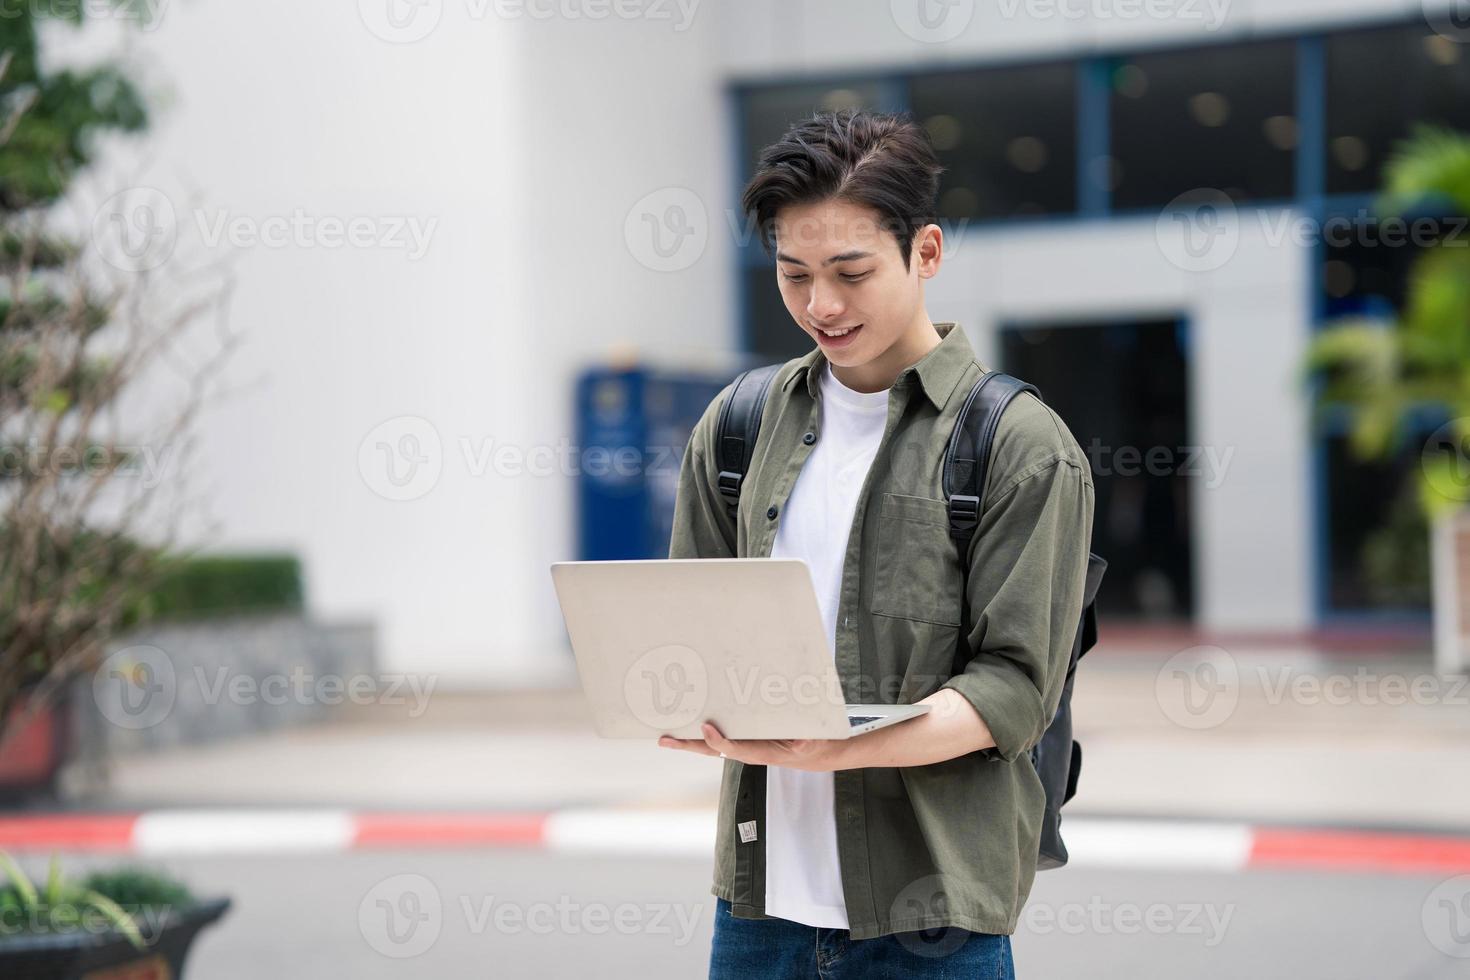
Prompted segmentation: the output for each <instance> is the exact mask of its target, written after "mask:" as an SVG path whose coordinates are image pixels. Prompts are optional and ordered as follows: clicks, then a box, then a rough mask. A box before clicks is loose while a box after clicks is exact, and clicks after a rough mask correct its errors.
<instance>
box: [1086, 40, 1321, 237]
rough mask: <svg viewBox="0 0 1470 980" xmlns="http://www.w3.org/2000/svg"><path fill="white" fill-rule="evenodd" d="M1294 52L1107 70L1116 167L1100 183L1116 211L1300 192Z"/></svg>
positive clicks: (1149, 59)
mask: <svg viewBox="0 0 1470 980" xmlns="http://www.w3.org/2000/svg"><path fill="white" fill-rule="evenodd" d="M1295 50H1296V48H1295V43H1294V42H1292V41H1272V42H1265V43H1257V44H1231V45H1220V46H1215V47H1209V48H1198V49H1194V50H1189V51H1170V52H1165V53H1157V54H1145V55H1139V56H1137V57H1134V58H1122V59H1118V60H1117V61H1115V62H1114V63H1113V64H1112V66H1111V71H1110V84H1111V88H1112V92H1111V95H1110V99H1109V104H1110V106H1111V114H1112V122H1113V157H1112V165H1111V167H1110V168H1107V172H1106V173H1103V174H1099V175H1098V177H1099V179H1102V180H1104V181H1105V182H1106V184H1107V186H1109V187H1110V188H1111V190H1112V192H1113V206H1114V207H1115V208H1119V209H1126V208H1148V207H1158V206H1160V205H1164V204H1168V203H1169V202H1170V201H1172V200H1173V199H1174V198H1175V197H1177V196H1179V195H1180V194H1183V193H1185V192H1186V191H1191V190H1196V189H1199V188H1213V189H1216V190H1219V191H1221V192H1223V193H1225V194H1227V195H1228V196H1229V197H1230V198H1231V199H1232V200H1235V201H1245V200H1251V199H1256V200H1262V199H1276V198H1285V197H1289V196H1291V194H1292V188H1293V186H1294V181H1293V169H1294V156H1295V154H1294V150H1295V149H1296V137H1297V120H1296V109H1295V102H1296V97H1295V84H1296V59H1295Z"/></svg>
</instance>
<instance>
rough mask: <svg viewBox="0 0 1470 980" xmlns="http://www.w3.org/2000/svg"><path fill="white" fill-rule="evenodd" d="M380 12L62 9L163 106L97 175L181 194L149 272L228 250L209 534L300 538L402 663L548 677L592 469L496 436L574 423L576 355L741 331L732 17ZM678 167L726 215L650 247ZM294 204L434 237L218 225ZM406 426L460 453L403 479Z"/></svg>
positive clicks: (315, 592)
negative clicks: (228, 339) (534, 466)
mask: <svg viewBox="0 0 1470 980" xmlns="http://www.w3.org/2000/svg"><path fill="white" fill-rule="evenodd" d="M385 6H386V4H376V3H368V2H364V3H362V4H360V5H354V4H351V3H349V4H329V5H317V4H305V5H303V4H297V3H292V2H288V0H264V2H257V3H253V4H249V5H241V4H231V3H225V2H223V0H191V2H189V3H173V4H171V5H169V6H168V7H167V8H166V10H165V12H164V17H163V18H162V19H161V20H160V21H159V23H158V25H157V27H156V28H154V29H151V30H148V31H145V32H141V33H139V32H135V31H117V30H112V29H111V28H113V27H115V26H116V25H108V24H105V23H104V24H100V25H98V27H97V28H96V29H94V30H93V31H91V32H90V33H89V34H88V35H87V36H86V37H85V38H81V39H77V38H71V37H70V36H69V35H67V34H66V32H62V34H61V35H60V37H61V40H62V42H63V45H62V47H63V48H64V49H65V50H64V51H63V54H62V60H64V59H66V58H72V59H76V60H84V59H85V57H86V56H89V55H95V54H97V53H103V52H106V51H108V50H111V49H113V48H115V46H116V45H117V44H118V43H121V42H126V43H127V44H129V45H131V46H132V47H133V48H134V49H135V56H136V57H135V69H136V71H137V72H138V73H139V75H140V76H141V77H144V78H145V79H147V80H148V84H149V86H150V88H151V90H152V95H153V97H154V102H155V104H156V105H158V106H160V107H164V108H160V111H159V112H158V113H157V114H156V118H155V120H154V124H153V126H152V127H151V129H150V131H149V134H148V136H147V138H146V140H144V141H143V143H142V144H141V145H140V146H131V145H128V144H127V143H126V141H124V143H123V144H120V145H118V146H117V147H115V148H114V149H113V151H112V153H111V154H110V156H109V160H110V161H111V164H110V166H109V168H107V169H106V171H105V174H104V175H103V176H101V177H99V178H98V179H97V180H95V181H93V182H92V185H91V186H90V187H88V188H86V189H84V190H80V191H79V194H78V197H79V199H81V200H84V201H85V202H87V203H85V204H83V205H82V210H83V211H85V209H86V208H87V207H94V206H96V204H97V203H98V202H100V201H101V200H102V199H104V198H106V197H107V196H108V195H109V194H111V193H112V192H113V191H115V190H119V189H122V188H125V187H131V186H135V185H146V186H148V187H151V188H156V189H157V190H159V191H161V192H162V194H163V195H164V196H165V197H166V199H167V200H168V202H169V203H170V205H171V206H172V207H173V209H174V210H175V212H176V214H177V218H178V220H177V230H178V244H177V246H176V247H175V248H174V250H173V252H172V253H171V255H170V257H169V260H168V262H167V263H165V265H164V266H163V267H162V269H161V270H159V271H161V272H168V273H171V272H173V271H176V270H178V269H180V268H182V267H185V266H190V265H194V264H197V263H200V262H209V261H216V260H225V261H228V262H229V263H230V264H231V268H232V269H233V278H234V281H235V290H234V295H233V300H232V304H231V307H232V315H231V319H230V323H231V328H232V329H233V330H236V331H238V332H239V333H240V334H241V336H242V337H243V338H244V346H243V348H242V349H241V350H240V351H238V352H237V353H236V354H235V355H234V357H233V359H232V360H231V362H230V364H231V366H230V370H229V373H228V378H227V381H226V385H225V388H227V389H228V390H229V391H228V394H227V396H225V397H223V398H222V399H221V400H219V401H218V402H217V404H216V406H215V407H214V408H213V409H212V411H211V412H210V414H209V415H208V417H207V418H205V419H204V421H203V424H202V426H201V428H200V434H201V437H202V438H201V440H200V457H201V458H200V461H199V465H198V466H197V467H194V468H191V470H190V472H189V474H188V476H189V479H190V482H191V487H192V488H193V490H194V492H196V493H198V494H203V495H205V496H206V497H207V499H208V501H209V504H210V506H209V512H210V516H213V517H215V518H217V519H218V520H219V521H220V522H221V533H220V534H218V535H217V536H215V537H213V538H211V539H209V544H210V546H211V547H213V548H218V549H246V550H248V549H257V548H276V547H279V548H284V549H290V550H293V551H295V552H296V553H298V554H299V555H300V556H301V557H302V559H303V560H304V562H305V567H306V570H307V573H308V582H307V588H308V594H309V599H310V603H311V606H312V609H313V611H314V612H315V613H317V614H319V615H321V616H324V617H328V618H336V617H356V616H370V617H373V618H375V619H376V620H377V621H378V622H379V623H380V625H381V627H382V630H383V632H382V634H381V635H382V640H383V654H384V661H385V666H386V668H387V669H405V670H415V671H423V672H433V673H436V674H440V675H442V676H441V684H445V685H452V684H477V683H496V684H502V683H503V684H518V683H534V682H535V681H536V680H538V679H539V678H543V677H545V676H547V675H548V674H552V675H562V674H564V672H565V670H566V669H567V668H568V665H569V661H568V658H567V655H566V650H565V633H564V629H563V627H562V624H561V618H560V614H559V612H558V611H557V609H556V605H555V600H554V594H553V592H552V590H551V583H550V576H549V573H548V571H547V566H548V565H549V563H550V562H551V561H553V560H556V559H561V558H567V557H572V553H573V548H574V542H573V539H572V532H573V523H572V519H573V511H572V507H573V500H572V491H573V480H572V477H571V476H569V475H564V474H563V473H562V472H553V473H551V474H549V475H533V474H531V473H528V472H526V468H525V467H524V466H521V467H520V468H519V469H517V464H516V463H515V462H514V461H511V462H504V463H497V462H496V461H495V458H494V451H495V450H497V449H499V448H501V447H502V446H505V447H509V448H510V449H511V450H513V451H514V452H515V453H517V454H520V456H519V458H520V459H521V460H523V461H524V460H526V459H527V457H526V455H525V454H527V453H532V452H535V451H537V450H538V447H539V448H540V450H543V451H544V450H548V449H555V448H556V447H558V446H560V445H562V444H563V443H565V442H569V441H570V440H571V438H572V435H573V433H572V422H573V419H572V404H571V399H572V380H573V378H574V377H575V374H576V371H577V370H578V368H580V367H581V366H582V365H584V364H585V363H588V362H590V361H592V360H594V359H597V358H599V357H601V356H602V355H604V354H605V353H607V352H608V351H609V350H624V351H626V350H627V349H629V348H630V347H631V348H632V349H636V350H640V351H642V352H644V353H646V354H648V355H649V356H650V357H651V358H652V359H653V360H655V361H656V362H658V363H661V364H694V365H700V366H710V365H711V364H722V363H728V359H729V350H730V348H731V347H732V346H733V345H734V342H735V330H736V323H735V316H734V313H733V304H734V293H733V283H731V282H730V279H729V276H728V274H727V272H728V269H729V267H730V264H731V261H732V260H731V258H730V248H731V244H730V239H729V236H728V235H727V234H721V233H720V232H719V231H718V229H720V228H723V227H724V224H723V217H722V216H721V215H720V213H719V209H720V208H721V207H722V206H723V205H724V203H725V201H726V199H727V197H728V184H729V181H730V179H731V178H730V177H729V176H728V174H727V173H726V171H725V170H724V168H725V167H726V166H727V164H728V161H729V158H730V156H731V154H730V152H729V149H728V147H727V146H726V144H725V143H724V141H723V132H724V130H723V127H724V124H725V121H726V120H727V118H728V113H727V112H726V110H725V108H724V106H723V105H722V103H721V94H720V88H719V80H718V79H717V78H716V77H715V76H714V75H713V74H711V73H710V72H709V71H708V67H707V66H708V62H709V58H708V44H709V30H710V26H711V21H710V19H709V18H704V19H702V20H696V21H694V22H692V23H688V24H686V23H683V22H682V21H681V20H677V19H676V20H675V21H673V22H670V21H664V20H660V19H635V20H620V19H617V18H613V19H611V20H591V19H586V18H578V17H557V18H551V19H545V18H537V17H532V16H530V15H528V14H516V13H515V12H514V10H513V9H512V11H511V12H510V13H508V14H502V13H500V12H499V11H498V10H497V8H495V7H493V6H490V5H487V4H482V3H468V2H467V3H437V2H431V3H430V4H428V5H427V6H426V7H421V8H417V9H418V10H419V12H420V14H426V15H427V16H428V20H419V21H413V20H409V21H406V22H402V23H399V24H397V25H395V24H393V23H391V22H388V21H385V20H383V19H382V16H381V15H382V10H383V9H384V8H385ZM414 9H415V8H411V7H403V8H400V12H403V13H408V14H412V11H413V10H414ZM360 11H361V13H360ZM420 35H421V36H420ZM673 187H678V188H687V189H689V190H691V191H692V192H693V193H694V195H695V197H696V199H697V200H698V201H699V204H700V206H701V207H703V208H704V209H705V210H706V211H707V217H706V219H705V220H706V221H707V227H706V236H705V237H706V240H705V241H704V243H703V244H702V245H699V246H698V247H696V248H694V249H693V250H692V251H691V250H690V249H689V248H685V249H683V250H682V252H681V253H680V254H679V255H678V256H676V258H677V259H679V261H678V262H677V263H676V265H679V266H680V268H677V269H675V270H674V271H659V270H658V269H655V268H650V267H648V262H647V259H648V253H647V249H646V248H644V247H640V245H639V243H638V242H637V240H636V238H635V239H634V240H632V243H631V244H630V243H629V239H627V238H626V237H625V226H626V225H628V224H629V216H630V214H632V216H633V217H632V225H633V227H634V229H635V234H636V229H637V228H638V226H639V214H638V213H636V212H635V210H634V205H635V203H636V202H638V201H639V199H640V198H642V197H644V196H645V195H648V194H650V193H652V194H654V195H655V197H654V198H653V199H652V201H651V202H646V203H645V206H644V208H643V210H648V211H650V212H651V213H654V214H655V216H659V215H661V214H662V208H663V207H665V206H666V205H667V203H668V194H669V193H670V192H669V191H666V190H665V191H663V192H662V196H660V192H661V189H667V188H673ZM297 209H300V210H301V211H302V212H304V213H305V214H306V215H307V216H310V217H312V218H315V219H321V218H323V217H335V218H338V219H341V220H344V221H345V220H347V219H349V218H352V217H356V216H368V217H370V218H373V219H375V220H376V221H377V222H378V225H377V227H380V228H384V227H385V226H384V225H383V222H384V220H385V219H387V218H388V217H390V216H396V217H407V218H413V219H416V220H418V221H419V222H420V226H421V227H423V228H432V233H431V235H430V237H429V240H428V241H429V245H428V248H427V250H426V251H425V252H424V254H423V255H422V256H421V257H410V256H408V255H407V254H405V250H403V249H393V248H385V247H381V246H369V247H359V248H353V247H339V248H326V247H323V246H322V245H321V244H319V242H317V241H308V240H296V239H294V238H293V240H292V241H291V242H289V243H288V244H286V245H285V246H283V247H270V246H265V245H262V244H259V243H256V244H246V245H244V246H242V247H237V246H236V245H232V244H230V243H228V242H226V243H223V244H215V245H210V244H208V243H207V242H204V241H201V238H202V237H204V236H203V233H202V232H201V229H200V227H199V219H198V218H196V215H198V216H202V220H203V222H204V226H205V228H206V229H208V228H209V227H211V224H210V223H211V222H213V221H215V220H217V219H218V218H220V217H221V215H223V216H224V217H226V218H227V219H239V220H241V221H242V222H244V224H245V225H246V227H247V229H250V228H254V229H258V228H260V227H261V226H262V222H263V221H264V220H265V219H267V218H269V217H272V216H285V217H287V218H289V217H290V216H292V215H293V213H295V212H296V210H297ZM87 218H88V215H87V214H83V215H82V220H83V221H85V220H87ZM431 223H432V224H431ZM708 226H713V227H715V228H716V229H717V231H716V233H715V234H713V235H710V234H708ZM385 230H386V229H385ZM210 340H211V337H210V335H209V333H208V331H207V330H206V331H203V332H202V336H200V337H196V338H194V343H195V344H196V345H198V347H199V352H202V351H204V350H206V349H207V348H208V347H209V342H210ZM165 380H167V379H165ZM417 419H421V420H423V421H422V422H419V421H415V420H417ZM385 423H386V425H385ZM380 425H384V428H382V429H379V428H378V427H379V426H380ZM406 436H407V437H415V438H418V439H419V442H418V443H417V445H418V446H419V447H421V451H422V453H423V454H424V455H425V456H426V458H427V461H428V462H427V465H426V466H425V467H423V468H420V469H419V470H418V472H419V473H420V474H427V473H430V472H431V471H432V470H433V469H434V468H437V470H438V476H437V479H426V480H424V481H422V482H419V483H410V484H409V485H408V486H407V487H405V488H395V487H394V486H393V484H392V483H391V481H389V480H388V479H387V477H388V469H387V464H386V460H387V457H386V456H384V455H382V454H383V452H387V451H390V450H392V449H393V448H394V447H397V446H399V445H403V443H402V442H401V440H402V439H403V438H404V437H406ZM436 438H437V447H435V445H434V440H435V439H436ZM364 440H368V441H369V443H370V444H369V445H367V446H366V448H364ZM378 443H383V444H386V446H387V447H388V449H386V450H385V449H382V448H380V447H379V446H378V445H377V444H378ZM394 459H395V466H397V467H398V468H399V472H400V473H406V472H408V471H407V470H406V469H404V468H403V467H404V466H405V465H406V461H405V459H404V458H403V457H401V456H398V455H396V454H395V456H394ZM556 469H558V470H560V469H561V468H560V467H559V466H557V467H556ZM394 497H402V498H406V499H393V498H394ZM196 523H197V522H196Z"/></svg>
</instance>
